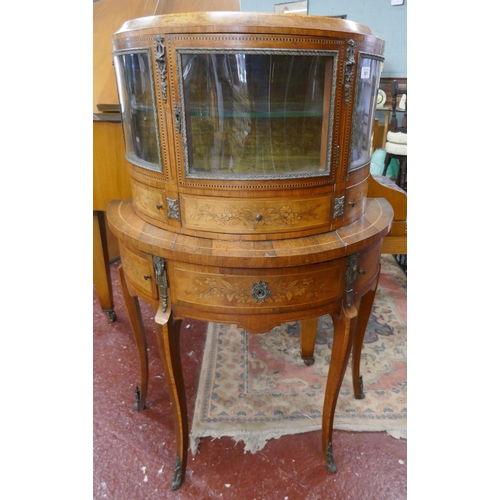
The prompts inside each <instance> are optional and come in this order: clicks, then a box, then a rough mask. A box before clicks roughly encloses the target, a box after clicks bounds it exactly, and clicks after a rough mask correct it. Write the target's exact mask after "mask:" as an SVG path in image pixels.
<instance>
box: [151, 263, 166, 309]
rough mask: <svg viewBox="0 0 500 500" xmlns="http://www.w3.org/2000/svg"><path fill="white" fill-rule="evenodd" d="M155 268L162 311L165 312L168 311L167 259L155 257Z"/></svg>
mask: <svg viewBox="0 0 500 500" xmlns="http://www.w3.org/2000/svg"><path fill="white" fill-rule="evenodd" d="M153 266H154V268H155V279H156V284H157V285H158V289H159V291H160V297H161V305H162V310H163V312H165V311H166V310H167V303H168V279H167V271H166V268H165V259H164V258H163V257H157V256H156V255H153Z"/></svg>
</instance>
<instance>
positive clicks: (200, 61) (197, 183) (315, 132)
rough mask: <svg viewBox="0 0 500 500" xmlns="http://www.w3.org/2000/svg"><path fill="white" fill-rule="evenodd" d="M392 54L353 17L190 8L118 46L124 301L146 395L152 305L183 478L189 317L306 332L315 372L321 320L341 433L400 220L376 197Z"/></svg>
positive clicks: (117, 223) (327, 451)
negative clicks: (330, 332) (345, 401)
mask: <svg viewBox="0 0 500 500" xmlns="http://www.w3.org/2000/svg"><path fill="white" fill-rule="evenodd" d="M383 48H384V42H383V41H382V40H380V39H379V38H377V37H376V36H374V35H373V33H372V32H371V31H370V29H369V28H367V27H365V26H362V25H359V24H356V23H353V22H347V21H343V20H340V19H334V18H327V17H319V16H300V15H281V14H263V13H262V14H256V13H249V14H243V13H237V12H232V13H229V12H227V13H221V12H218V13H217V12H216V13H202V12H198V13H192V14H179V15H166V16H153V17H147V18H141V19H136V20H132V21H128V22H126V23H125V24H124V25H123V27H122V28H121V29H120V30H119V31H118V32H117V33H116V34H115V35H114V36H113V49H114V52H113V55H114V67H115V71H116V74H117V82H118V91H119V97H120V105H121V113H122V122H123V130H124V137H125V157H126V158H127V160H128V173H129V177H130V182H131V190H132V200H125V201H124V200H116V201H113V202H111V204H110V205H109V207H108V209H107V220H108V224H109V227H110V229H111V231H112V232H113V233H114V234H115V236H116V237H117V239H118V242H119V249H120V255H121V259H122V260H121V267H120V270H119V274H120V281H121V285H122V291H123V296H124V300H125V305H126V308H127V312H128V315H129V319H130V322H131V325H132V329H133V332H134V335H135V339H136V343H137V347H138V352H139V359H140V364H141V378H140V382H139V384H138V388H137V391H136V408H137V409H138V410H141V409H143V408H144V405H145V401H146V396H147V394H146V393H147V379H148V366H147V364H148V359H147V347H146V341H145V338H146V336H145V334H144V331H143V326H142V321H141V311H140V307H139V300H138V298H141V299H142V300H144V301H146V302H148V303H149V304H151V306H152V307H153V308H154V309H155V310H156V316H155V325H156V333H157V339H158V342H159V345H160V351H161V354H162V363H163V366H164V371H165V377H166V381H167V385H168V388H169V393H170V397H171V400H172V403H173V410H174V415H175V426H176V460H175V463H174V464H173V470H174V473H173V480H172V484H171V488H172V489H177V488H179V486H180V485H181V484H182V481H183V479H184V475H185V470H186V463H187V446H188V444H187V443H188V428H187V422H188V419H187V410H186V400H185V389H184V382H183V375H182V366H181V356H180V331H181V328H180V327H181V322H182V320H183V319H185V318H194V319H201V320H204V321H215V322H223V323H231V324H236V325H238V326H240V327H242V328H245V329H246V330H248V331H249V332H251V333H265V332H267V331H269V330H270V329H271V328H273V327H274V326H276V325H279V324H280V323H282V322H284V321H300V322H301V350H302V357H303V359H304V362H305V363H306V364H307V365H311V364H312V363H313V362H314V344H315V338H316V329H317V322H318V318H319V317H320V316H321V315H324V314H330V315H331V317H332V319H333V324H334V331H335V334H334V340H333V346H332V355H331V361H330V367H329V371H328V379H327V388H326V395H325V403H324V409H323V426H322V434H321V448H322V458H323V462H324V464H325V466H326V468H327V469H328V470H329V471H330V472H336V470H337V466H336V464H335V461H334V455H333V443H332V426H333V419H334V413H335V406H336V402H337V398H338V394H339V391H340V386H341V383H342V380H343V376H344V373H345V370H346V367H347V362H348V359H349V356H350V354H351V352H352V355H353V380H354V381H355V384H354V385H355V387H354V393H355V397H358V398H361V397H363V385H362V376H361V374H360V362H359V360H360V355H361V348H362V344H363V336H364V332H365V328H366V325H367V322H368V318H369V316H370V311H371V307H372V304H373V300H374V297H375V292H376V289H377V283H378V276H379V270H380V254H381V250H382V242H383V238H384V236H386V235H387V234H388V233H389V231H390V229H391V224H392V220H393V209H392V207H391V205H390V204H389V203H388V202H387V201H386V200H385V199H383V198H368V197H367V192H368V189H369V185H370V182H371V176H370V172H369V170H370V158H371V137H372V126H373V118H374V113H375V95H376V93H377V89H378V83H379V76H380V65H381V63H382V61H383V56H382V54H383Z"/></svg>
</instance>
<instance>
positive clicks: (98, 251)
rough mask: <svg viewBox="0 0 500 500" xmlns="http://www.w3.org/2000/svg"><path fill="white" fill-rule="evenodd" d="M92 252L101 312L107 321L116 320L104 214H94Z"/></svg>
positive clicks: (99, 212)
mask: <svg viewBox="0 0 500 500" xmlns="http://www.w3.org/2000/svg"><path fill="white" fill-rule="evenodd" d="M93 239H94V250H93V261H94V262H93V274H94V275H93V281H94V285H95V288H96V291H97V296H98V297H99V302H100V304H101V308H102V312H103V313H104V314H106V316H107V317H108V319H109V321H115V320H116V313H115V311H114V310H113V309H114V307H115V305H114V303H113V290H112V287H111V271H110V269H109V255H108V244H107V241H106V221H105V218H104V212H101V211H95V212H94V233H93Z"/></svg>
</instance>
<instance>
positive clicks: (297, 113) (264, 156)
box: [178, 49, 337, 179]
mask: <svg viewBox="0 0 500 500" xmlns="http://www.w3.org/2000/svg"><path fill="white" fill-rule="evenodd" d="M336 57H337V53H336V52H324V51H321V52H320V51H305V50H304V51H285V50H274V51H266V53H259V52H258V51H251V52H250V51H246V52H245V51H241V52H234V51H207V52H203V51H201V50H194V49H193V50H190V49H180V50H178V67H180V68H181V74H180V79H181V82H180V87H181V91H182V93H181V100H182V107H183V113H182V116H181V118H182V125H183V133H184V143H185V157H186V160H187V161H186V176H187V177H192V178H215V179H280V178H294V177H296V178H300V177H313V176H329V175H330V157H331V141H332V122H333V105H334V94H335V92H334V82H335V71H336Z"/></svg>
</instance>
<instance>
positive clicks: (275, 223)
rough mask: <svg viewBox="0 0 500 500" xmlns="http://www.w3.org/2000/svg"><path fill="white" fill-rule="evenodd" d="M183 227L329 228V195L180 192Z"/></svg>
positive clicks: (252, 230)
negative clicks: (245, 195)
mask: <svg viewBox="0 0 500 500" xmlns="http://www.w3.org/2000/svg"><path fill="white" fill-rule="evenodd" d="M180 205H181V213H182V214H183V219H182V224H183V227H184V228H186V229H190V230H194V231H207V232H211V233H229V234H249V235H251V234H266V233H269V234H272V235H279V234H280V233H293V232H300V231H309V230H314V229H316V228H326V229H327V228H329V225H330V211H331V196H330V195H326V196H317V197H307V198H282V199H277V198H274V199H272V198H247V199H238V198H216V197H205V196H193V195H186V194H183V195H181V196H180Z"/></svg>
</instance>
